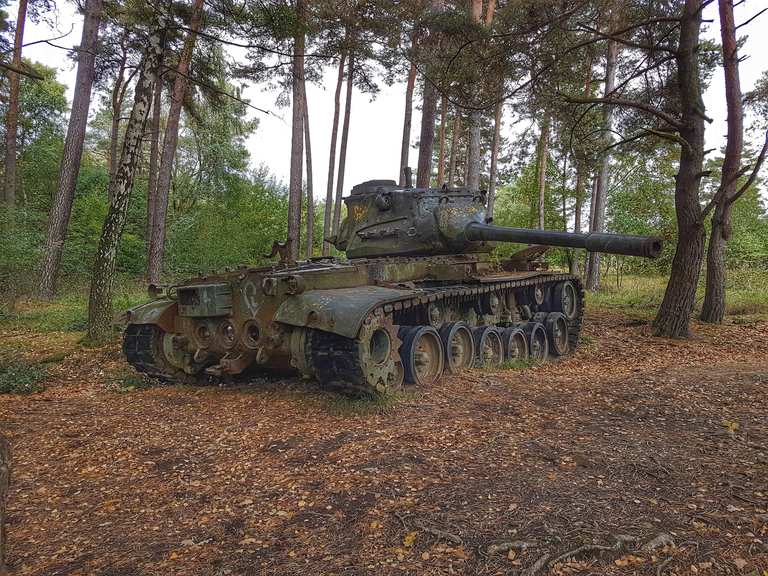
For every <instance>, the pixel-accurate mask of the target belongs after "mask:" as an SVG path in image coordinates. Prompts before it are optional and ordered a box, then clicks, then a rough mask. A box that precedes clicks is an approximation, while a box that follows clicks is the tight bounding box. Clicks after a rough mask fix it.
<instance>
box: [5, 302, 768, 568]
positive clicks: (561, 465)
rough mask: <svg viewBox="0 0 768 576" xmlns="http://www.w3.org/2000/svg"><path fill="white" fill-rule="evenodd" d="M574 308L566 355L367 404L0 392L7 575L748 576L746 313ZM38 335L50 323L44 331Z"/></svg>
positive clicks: (762, 380)
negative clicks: (737, 319) (673, 321)
mask: <svg viewBox="0 0 768 576" xmlns="http://www.w3.org/2000/svg"><path fill="white" fill-rule="evenodd" d="M695 332H696V337H695V338H694V339H692V340H689V341H668V340H661V339H655V338H652V337H651V336H650V335H649V330H648V327H647V325H645V324H644V323H642V322H637V321H633V320H631V319H629V318H627V317H623V316H619V315H615V314H611V313H607V312H602V313H594V312H593V313H591V314H590V315H589V317H588V321H587V324H586V329H585V337H584V342H583V345H582V347H581V349H580V350H579V352H578V353H577V354H576V355H575V356H573V357H570V358H568V359H566V360H564V361H561V362H558V363H550V364H547V365H544V366H538V367H532V368H526V369H512V370H506V371H493V372H491V371H482V370H474V371H471V372H470V373H468V374H466V375H462V376H460V377H453V378H446V379H445V380H444V381H443V382H442V383H441V384H440V385H439V386H437V387H435V388H434V389H429V390H423V391H419V392H416V393H412V394H408V395H406V396H404V397H403V398H399V399H397V400H396V401H395V402H394V403H392V404H389V405H385V406H370V405H365V404H348V403H344V402H340V401H339V400H338V399H335V398H334V397H332V396H330V395H328V394H325V393H322V392H319V391H317V390H316V389H314V388H313V386H312V385H311V384H304V383H301V382H298V381H296V380H284V381H273V382H269V383H266V384H265V383H260V384H253V385H250V386H239V387H233V388H226V389H220V388H214V387H211V388H189V387H156V388H152V389H149V390H135V391H130V392H122V393H120V392H116V391H115V390H114V388H113V387H110V386H108V382H109V381H110V378H111V376H110V374H113V373H114V371H119V370H121V369H123V364H122V361H121V359H120V357H119V354H118V351H117V347H116V346H115V347H112V348H109V347H108V348H105V349H101V350H95V351H83V350H80V349H79V348H78V347H77V346H76V344H75V342H74V340H73V338H72V337H71V336H69V337H68V339H63V340H61V339H60V340H56V339H55V338H52V337H51V335H45V336H43V335H36V334H30V333H22V332H16V333H11V332H5V333H0V338H3V339H5V341H6V342H14V341H16V342H18V343H22V344H23V346H24V347H25V348H26V349H27V350H28V351H29V353H31V354H34V353H39V354H50V353H52V352H56V353H61V352H62V351H63V352H64V353H65V354H66V357H65V358H64V360H63V361H62V362H60V363H59V364H57V365H56V366H55V367H54V368H53V369H52V370H51V377H50V381H49V382H48V384H47V386H48V388H47V390H46V391H45V392H43V393H40V394H34V395H30V396H5V397H0V433H3V434H5V435H6V436H8V437H9V438H10V440H11V441H12V444H13V454H14V470H13V486H12V490H11V493H10V501H9V515H10V517H9V535H10V550H9V561H10V564H11V567H12V570H13V571H14V573H17V574H21V575H31V574H34V575H46V576H53V575H61V574H69V575H75V574H78V575H80V574H89V575H90V574H93V575H100V576H108V575H109V576H118V575H122V576H140V575H141V576H143V575H150V574H152V575H175V574H178V575H182V574H183V575H211V576H214V575H216V576H224V575H233V576H239V575H243V576H245V575H261V574H265V575H267V574H313V575H331V574H338V575H358V574H359V575H362V574H424V575H431V574H483V575H485V574H488V575H490V574H528V575H531V574H658V575H660V574H668V575H671V574H678V575H681V574H750V575H756V576H763V575H764V574H768V395H767V394H766V391H767V390H768V323H765V322H763V323H753V324H738V325H737V324H729V325H727V326H724V327H719V328H713V327H707V326H702V325H696V326H695ZM52 342H58V343H56V344H52Z"/></svg>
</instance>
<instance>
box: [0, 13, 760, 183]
mask: <svg viewBox="0 0 768 576" xmlns="http://www.w3.org/2000/svg"><path fill="white" fill-rule="evenodd" d="M57 4H58V14H57V15H55V17H53V18H50V19H51V20H55V22H54V26H53V28H51V27H49V26H48V25H45V24H35V23H32V22H28V24H27V29H26V31H25V38H24V40H25V44H26V43H30V42H34V41H36V40H42V39H45V38H50V37H52V36H57V35H60V34H65V33H68V34H67V36H66V37H64V38H61V39H59V40H57V41H56V44H58V45H60V46H63V47H72V46H73V45H76V44H77V43H78V42H79V39H80V35H81V26H82V22H81V17H80V16H79V15H78V14H77V13H76V11H75V6H74V4H73V3H71V2H65V1H64V0H58V2H57ZM766 4H768V0H746V2H744V3H743V4H741V5H739V6H737V8H736V10H735V19H736V23H737V24H738V23H740V22H743V21H745V20H747V19H748V18H749V17H750V16H752V15H753V14H755V13H757V12H758V11H759V10H762V9H763V8H765V6H766ZM16 9H17V3H16V2H12V3H11V5H10V6H9V8H8V12H9V14H10V15H11V18H12V19H15V14H16ZM704 18H705V19H711V20H713V21H714V22H712V23H711V24H709V25H708V26H707V29H706V31H705V36H706V37H708V38H712V39H715V40H719V28H718V26H719V22H718V20H719V18H718V12H717V3H716V2H713V3H712V4H710V5H709V6H707V8H706V9H705V12H704ZM761 29H762V30H763V31H764V30H766V29H768V13H766V14H765V15H763V16H762V17H760V18H758V19H756V20H755V21H753V22H752V23H751V24H750V25H749V26H748V27H745V28H744V29H742V30H740V31H739V32H741V33H743V34H744V35H745V36H746V37H747V38H746V43H745V44H744V46H743V48H742V49H741V55H742V57H744V56H746V59H745V60H743V62H742V63H741V66H740V74H741V85H742V91H743V92H744V93H746V92H747V91H749V90H751V89H752V88H753V86H754V85H755V82H756V81H757V79H758V78H759V77H760V75H761V74H762V72H763V70H766V69H768V62H766V61H765V60H763V58H764V57H765V56H766V55H768V35H766V34H765V33H763V34H761V33H760V32H761ZM23 53H24V56H25V57H28V58H30V59H32V60H37V61H40V62H42V63H44V64H46V65H48V66H56V67H57V68H58V70H59V79H60V81H62V82H63V83H64V84H66V85H67V86H68V97H69V99H70V101H71V99H72V91H73V86H74V77H75V69H74V66H73V64H72V61H71V60H70V59H69V58H68V56H67V52H66V51H64V50H60V49H56V48H52V47H50V46H47V45H46V44H36V45H33V46H29V47H28V48H25V49H24V52H23ZM723 82H724V80H723V70H722V68H719V69H718V70H717V71H716V72H715V75H714V77H713V79H712V83H711V85H710V86H709V88H708V90H707V92H706V93H705V95H704V103H705V105H706V109H707V113H708V114H709V116H710V117H712V119H713V122H712V123H711V124H709V125H708V126H707V128H706V141H707V142H706V144H707V148H716V149H720V148H721V147H723V146H724V145H725V134H726V106H725V93H724V87H723ZM335 84H336V69H335V67H333V69H330V68H329V69H328V71H327V72H326V74H325V77H324V80H323V83H322V85H315V84H311V85H308V87H307V101H308V106H309V116H310V131H311V140H312V158H313V167H314V175H313V184H314V191H315V196H316V197H319V196H322V195H324V194H325V190H326V180H327V173H328V160H329V150H330V134H331V123H332V116H333V96H334V90H335ZM404 94H405V85H404V83H398V84H394V85H392V86H386V85H383V84H382V85H381V91H380V92H379V94H378V95H377V96H376V98H375V99H374V100H371V99H370V97H369V96H368V95H366V94H362V93H360V92H358V91H357V90H355V92H354V94H353V101H352V109H351V123H350V133H349V145H348V150H347V162H346V165H347V167H346V176H345V180H344V190H345V195H346V194H347V192H348V191H349V190H350V189H351V187H352V186H353V185H354V184H357V183H359V182H363V181H365V180H372V179H384V178H387V179H394V180H397V177H398V166H399V163H400V142H401V137H402V129H403V128H402V125H403V110H404V106H405V96H404ZM244 96H245V97H246V98H247V99H249V100H250V101H251V103H252V104H253V105H255V106H258V107H259V108H263V109H266V110H269V111H270V112H271V114H262V113H259V112H256V111H254V110H252V109H251V110H250V112H249V113H250V114H252V115H253V116H254V117H257V118H258V119H259V127H258V129H257V130H256V132H255V133H254V134H253V135H252V136H251V137H250V138H249V139H248V142H247V146H248V149H249V151H250V154H251V161H252V163H253V165H254V167H256V166H259V165H262V164H263V165H265V166H267V167H268V168H269V170H270V172H271V173H272V174H274V175H275V176H276V177H277V178H278V179H279V180H282V181H284V182H287V180H288V174H289V169H290V149H291V111H290V107H287V108H277V107H276V106H275V98H276V95H275V94H274V93H272V92H268V91H264V90H263V89H262V88H261V87H259V86H256V85H251V86H248V87H247V88H246V90H245V92H244ZM342 96H343V95H342ZM342 110H343V103H342ZM92 112H93V110H92ZM419 118H420V116H419V113H418V111H416V110H415V111H414V122H413V129H412V134H411V144H412V145H413V143H414V142H416V140H417V137H418V130H419ZM510 120H511V118H510V116H509V114H507V116H506V122H505V124H504V128H503V131H504V134H505V135H506V136H507V137H511V138H514V135H515V127H514V126H512V125H510V122H509V121H510ZM749 124H750V119H749V118H748V119H747V122H746V127H747V128H748V127H749ZM417 155H418V150H416V149H414V148H411V152H410V162H409V163H410V164H411V165H412V166H415V164H416V157H417ZM486 170H487V167H486ZM501 184H502V185H503V184H504V183H503V182H502V183H501ZM763 194H764V196H765V197H766V198H768V191H765V190H764V191H763Z"/></svg>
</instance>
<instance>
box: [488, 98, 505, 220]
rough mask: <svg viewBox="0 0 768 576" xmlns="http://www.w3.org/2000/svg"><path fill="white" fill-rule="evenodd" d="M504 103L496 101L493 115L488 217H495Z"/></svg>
mask: <svg viewBox="0 0 768 576" xmlns="http://www.w3.org/2000/svg"><path fill="white" fill-rule="evenodd" d="M503 106H504V103H503V101H502V100H499V101H498V102H497V103H496V111H495V114H494V116H493V140H492V141H491V173H490V174H489V179H488V211H487V212H488V218H493V207H494V205H495V203H496V169H497V167H496V164H497V162H498V155H499V140H500V136H501V112H502V108H503Z"/></svg>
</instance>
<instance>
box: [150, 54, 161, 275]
mask: <svg viewBox="0 0 768 576" xmlns="http://www.w3.org/2000/svg"><path fill="white" fill-rule="evenodd" d="M161 67H162V63H161ZM162 96H163V81H162V79H160V80H158V81H157V82H155V92H154V96H153V98H152V125H151V128H150V130H151V133H150V138H151V141H150V146H149V177H148V178H147V231H146V248H147V263H149V260H150V249H151V246H152V231H153V230H154V229H155V214H156V212H157V164H158V160H159V157H160V118H161V115H162Z"/></svg>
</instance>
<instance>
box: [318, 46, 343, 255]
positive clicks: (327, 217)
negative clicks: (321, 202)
mask: <svg viewBox="0 0 768 576" xmlns="http://www.w3.org/2000/svg"><path fill="white" fill-rule="evenodd" d="M345 60H346V55H345V54H344V53H343V52H342V54H341V57H340V58H339V74H338V76H337V77H336V94H335V95H334V99H333V125H332V126H331V152H330V158H329V159H328V184H327V187H326V190H325V213H324V217H323V256H328V255H330V253H331V244H330V242H328V241H327V238H328V237H329V236H330V235H331V218H332V214H333V174H334V171H335V169H336V139H337V138H338V135H339V113H340V110H341V86H342V84H343V83H344V61H345Z"/></svg>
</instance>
